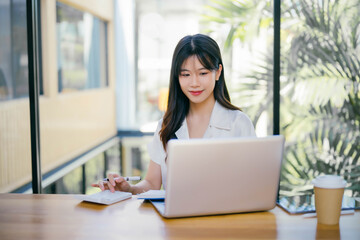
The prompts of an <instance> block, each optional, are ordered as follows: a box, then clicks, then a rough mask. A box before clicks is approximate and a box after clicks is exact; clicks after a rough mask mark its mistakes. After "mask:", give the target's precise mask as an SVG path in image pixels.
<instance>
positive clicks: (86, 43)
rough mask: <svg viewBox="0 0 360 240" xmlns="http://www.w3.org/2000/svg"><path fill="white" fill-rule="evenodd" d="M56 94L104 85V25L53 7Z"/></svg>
mask: <svg viewBox="0 0 360 240" xmlns="http://www.w3.org/2000/svg"><path fill="white" fill-rule="evenodd" d="M56 22H57V24H56V28H57V40H58V46H57V48H58V49H57V51H58V80H59V92H69V91H77V90H84V89H91V88H102V87H106V86H108V75H107V65H108V64H107V37H106V36H107V23H106V22H105V21H102V20H100V19H99V18H97V17H94V16H93V15H91V14H89V13H86V12H82V11H79V10H76V9H75V8H72V7H70V6H67V5H65V4H62V3H59V2H58V3H57V4H56Z"/></svg>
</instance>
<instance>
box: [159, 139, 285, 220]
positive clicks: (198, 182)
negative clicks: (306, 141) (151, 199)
mask: <svg viewBox="0 0 360 240" xmlns="http://www.w3.org/2000/svg"><path fill="white" fill-rule="evenodd" d="M283 144H284V138H283V137H282V136H271V137H265V138H231V139H192V140H174V141H170V142H169V144H168V151H169V155H168V159H167V166H168V170H167V189H166V199H165V203H166V204H165V213H164V214H163V215H164V217H169V218H170V217H185V216H199V215H213V214H226V213H235V212H251V211H262V210H269V209H272V208H274V207H275V204H276V197H277V192H278V186H279V177H280V168H281V161H282V155H283Z"/></svg>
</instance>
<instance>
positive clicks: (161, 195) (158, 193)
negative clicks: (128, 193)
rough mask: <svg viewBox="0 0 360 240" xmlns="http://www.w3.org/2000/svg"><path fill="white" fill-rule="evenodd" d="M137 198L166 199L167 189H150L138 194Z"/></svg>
mask: <svg viewBox="0 0 360 240" xmlns="http://www.w3.org/2000/svg"><path fill="white" fill-rule="evenodd" d="M137 198H138V199H145V200H154V199H157V200H161V199H165V190H149V191H147V192H144V193H140V194H138V195H137Z"/></svg>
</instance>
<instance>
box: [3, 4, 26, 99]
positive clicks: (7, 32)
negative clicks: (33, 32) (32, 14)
mask: <svg viewBox="0 0 360 240" xmlns="http://www.w3.org/2000/svg"><path fill="white" fill-rule="evenodd" d="M0 23H1V27H0V43H1V44H0V56H1V57H0V101H2V100H10V99H14V98H22V97H28V96H29V89H28V54H27V32H26V31H27V28H26V2H25V1H15V0H13V1H10V0H9V1H1V4H0Z"/></svg>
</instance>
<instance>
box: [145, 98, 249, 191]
mask: <svg viewBox="0 0 360 240" xmlns="http://www.w3.org/2000/svg"><path fill="white" fill-rule="evenodd" d="M161 124H162V119H161V120H160V121H159V123H158V126H157V128H156V131H155V134H154V137H153V140H152V141H151V142H150V143H149V144H148V152H149V155H150V159H151V160H152V161H153V162H155V163H157V164H159V165H160V167H161V178H162V184H163V187H164V189H166V172H167V167H166V163H165V159H166V157H167V153H166V152H165V150H164V147H163V145H162V142H161V140H160V135H159V131H160V129H161ZM175 135H176V137H177V138H178V139H189V131H188V128H187V123H186V118H185V119H184V121H183V123H182V125H181V127H180V128H179V129H178V130H177V131H176V132H175ZM249 136H256V134H255V130H254V125H253V124H252V122H251V120H250V119H249V117H248V116H247V115H246V114H245V113H243V112H241V111H239V110H230V109H227V108H225V107H223V106H222V105H221V104H219V103H218V102H217V101H216V102H215V105H214V109H213V111H212V113H211V117H210V122H209V126H208V128H207V129H206V131H205V134H204V136H203V138H230V137H249Z"/></svg>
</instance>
